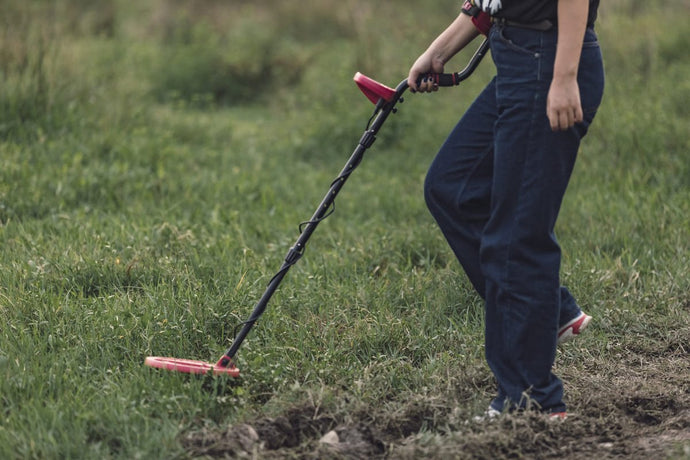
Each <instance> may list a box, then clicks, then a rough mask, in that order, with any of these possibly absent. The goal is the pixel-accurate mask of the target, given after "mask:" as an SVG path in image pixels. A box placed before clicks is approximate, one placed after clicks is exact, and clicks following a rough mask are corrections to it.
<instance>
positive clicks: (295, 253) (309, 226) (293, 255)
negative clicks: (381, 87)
mask: <svg viewBox="0 0 690 460" xmlns="http://www.w3.org/2000/svg"><path fill="white" fill-rule="evenodd" d="M487 49H488V40H484V42H483V43H482V44H481V45H480V46H479V48H478V49H477V51H476V52H475V53H474V55H473V56H472V58H471V59H470V62H469V63H468V64H467V66H466V67H465V68H464V69H463V70H462V71H460V72H457V73H453V74H440V75H439V74H436V75H437V77H438V80H437V81H438V82H439V85H440V86H454V85H457V84H458V83H460V82H461V81H462V80H464V79H466V78H467V77H469V76H470V74H471V73H472V72H473V71H474V70H475V69H476V68H477V66H478V65H479V62H480V61H481V59H482V58H483V57H484V55H485V54H486V51H487ZM407 88H408V84H407V80H406V79H405V80H403V81H401V82H400V83H399V84H398V86H397V87H396V89H395V95H394V96H393V98H392V99H391V100H390V101H384V100H383V99H379V101H378V103H377V104H376V110H375V112H374V118H373V120H372V121H371V123H370V124H369V126H368V127H367V129H366V130H365V131H364V134H362V137H361V138H360V140H359V143H358V144H357V147H356V148H355V150H354V152H353V153H352V155H351V156H350V159H349V160H348V161H347V163H346V164H345V167H344V168H343V170H342V171H341V172H340V174H339V175H338V176H337V177H336V179H335V180H334V181H333V182H332V183H331V187H330V189H329V190H328V193H326V195H325V196H324V198H323V200H322V201H321V203H320V204H319V206H318V207H317V208H316V211H315V212H314V215H313V216H312V218H311V219H310V220H309V221H307V222H305V224H304V225H305V226H304V228H303V229H302V231H301V232H300V235H299V238H298V239H297V241H295V243H294V245H293V246H292V247H291V248H290V250H289V251H288V253H287V255H286V256H285V260H284V262H283V265H282V266H281V267H280V270H279V271H278V272H277V273H276V274H275V276H274V277H273V278H272V279H271V281H270V282H269V283H268V286H267V287H266V290H265V291H264V293H263V295H262V296H261V298H260V299H259V301H258V302H257V304H256V306H255V307H254V310H253V311H252V314H251V316H250V317H249V318H248V319H247V320H246V321H244V323H243V326H242V329H240V331H239V333H238V334H237V335H236V336H235V339H234V340H233V343H232V345H231V346H230V348H229V349H228V350H227V351H226V352H225V354H224V355H223V356H222V357H221V358H220V360H219V361H218V363H217V365H218V366H222V367H227V366H228V365H230V364H231V363H232V358H234V356H235V355H236V354H237V351H238V350H239V348H240V346H241V345H242V342H243V341H244V339H245V338H246V337H247V334H249V331H250V330H251V329H252V327H253V326H254V323H256V321H257V320H258V319H259V317H260V316H261V315H262V314H263V313H264V311H265V310H266V306H267V305H268V302H269V300H270V299H271V297H272V296H273V294H274V293H275V291H276V290H277V289H278V286H279V285H280V283H281V281H282V280H283V278H284V277H285V275H286V274H287V272H288V271H289V270H290V267H292V266H293V265H294V264H295V263H297V261H298V260H299V259H300V258H301V257H302V255H303V254H304V250H305V247H306V244H307V241H309V238H310V237H311V235H312V234H313V233H314V230H316V227H317V226H318V225H319V223H320V222H321V221H322V220H324V219H325V218H326V217H328V215H329V214H330V212H332V206H333V203H334V201H335V198H336V196H337V195H338V193H339V192H340V190H341V189H342V187H343V185H345V182H346V181H347V179H348V178H349V177H350V174H352V171H354V170H355V168H356V167H357V166H358V165H359V164H360V163H361V161H362V159H363V157H364V153H365V152H366V151H367V149H369V148H370V147H371V146H372V145H373V143H374V141H375V140H376V134H377V133H378V132H379V130H380V129H381V127H382V126H383V124H384V122H385V121H386V119H387V118H388V116H389V115H390V114H391V113H393V112H394V111H395V106H396V105H397V104H398V102H403V101H402V95H403V93H404V92H405V91H406V90H407Z"/></svg>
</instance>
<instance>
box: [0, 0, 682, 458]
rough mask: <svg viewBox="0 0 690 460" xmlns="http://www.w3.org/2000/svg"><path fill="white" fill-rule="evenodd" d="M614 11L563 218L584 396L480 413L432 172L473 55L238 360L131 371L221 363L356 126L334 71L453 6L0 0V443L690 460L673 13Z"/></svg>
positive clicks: (373, 67) (312, 252) (364, 105)
mask: <svg viewBox="0 0 690 460" xmlns="http://www.w3.org/2000/svg"><path fill="white" fill-rule="evenodd" d="M389 3H391V4H389ZM392 3H395V5H392ZM602 3H603V4H602V6H601V12H600V20H599V23H598V31H599V33H600V39H601V42H602V48H603V51H604V54H605V62H606V70H607V88H606V94H605V99H604V103H603V105H602V107H601V110H600V113H599V114H598V116H597V119H596V120H595V123H594V125H593V127H592V129H591V131H590V134H589V135H588V137H587V138H586V141H585V143H584V145H583V147H582V150H581V154H580V158H579V159H578V164H577V167H576V171H575V175H574V177H573V181H572V184H571V187H570V189H569V191H568V193H567V196H566V201H565V204H564V208H563V210H562V213H561V218H560V221H559V225H558V235H559V239H560V241H561V244H562V246H563V250H564V261H563V267H562V277H563V281H564V283H565V284H566V285H568V287H569V288H570V289H571V291H572V292H573V293H574V294H575V295H576V297H577V298H578V299H579V301H580V303H581V304H582V306H583V308H584V309H585V310H586V311H587V312H589V313H590V314H592V315H593V316H594V322H593V323H592V324H593V325H592V326H591V327H590V329H589V330H588V331H587V334H586V335H585V336H583V337H581V338H578V340H577V341H574V342H572V343H569V344H567V345H565V346H563V347H561V349H560V350H559V353H558V356H557V362H556V372H557V373H558V374H559V375H560V376H562V377H563V379H564V381H565V385H566V397H567V402H568V404H569V409H570V412H571V413H572V416H571V417H570V418H569V419H568V420H567V421H566V422H565V423H562V424H555V425H554V424H546V423H545V422H544V421H543V420H541V419H540V418H538V417H535V416H531V415H529V414H527V415H518V416H510V417H506V419H505V420H503V421H501V422H497V423H494V424H490V425H475V424H467V423H466V421H467V420H469V419H471V418H472V416H473V415H476V414H477V413H480V412H481V411H482V410H483V409H484V408H485V407H486V405H487V403H488V401H489V399H490V398H491V397H492V395H493V391H494V382H493V379H492V376H491V373H490V371H489V369H488V368H487V366H486V364H485V362H484V359H483V320H482V316H483V312H482V304H481V301H480V299H479V298H478V297H477V296H476V295H475V294H474V293H473V291H472V289H471V286H470V285H469V282H468V281H467V280H466V278H465V276H464V275H463V273H462V271H461V269H460V267H459V265H458V263H457V262H456V261H455V259H454V258H453V256H452V254H451V252H450V250H449V249H448V248H447V246H446V243H445V242H444V240H443V238H442V236H441V234H440V231H438V230H437V228H436V227H435V224H434V223H433V222H432V219H431V217H430V215H429V214H428V212H427V210H426V208H425V205H424V202H423V197H422V182H423V178H424V174H425V171H426V168H427V166H428V164H429V163H430V161H431V159H432V158H433V155H434V154H435V152H436V150H437V148H438V147H439V146H440V143H441V142H442V141H443V139H444V136H445V134H446V133H447V132H448V131H449V129H450V128H451V127H452V126H453V124H454V123H455V121H456V120H457V118H458V117H459V114H460V113H462V110H463V109H464V108H465V107H466V106H467V105H468V104H469V102H471V100H472V99H473V97H474V96H475V95H476V94H477V93H478V91H480V89H481V88H482V87H483V85H484V84H486V82H487V81H488V80H489V79H490V78H491V76H492V75H493V71H494V70H493V66H492V64H491V62H490V60H489V59H487V60H486V62H484V63H483V64H482V65H481V67H480V68H479V69H478V70H477V72H476V74H475V75H474V76H473V77H472V78H471V79H470V80H468V81H466V82H465V83H463V85H462V86H461V87H459V88H455V89H448V90H443V91H442V92H440V93H438V94H436V95H433V96H417V95H408V97H407V98H406V99H407V100H406V102H405V103H404V104H403V105H401V107H400V112H399V113H398V114H396V115H394V116H392V118H391V119H390V120H389V121H388V123H387V124H386V126H385V127H384V129H383V130H382V132H381V134H380V136H379V140H378V141H377V143H376V144H375V145H374V147H373V148H372V149H371V150H370V152H369V153H368V155H367V157H366V158H365V160H364V161H363V163H362V165H361V167H360V168H359V169H358V170H357V171H356V172H355V173H354V174H353V176H352V178H351V179H350V181H349V182H348V184H347V185H346V187H345V188H344V189H343V192H342V193H341V195H340V196H339V198H338V201H337V207H336V212H335V213H334V214H333V215H332V216H331V217H330V218H329V219H328V220H327V221H325V222H324V223H323V224H322V225H320V226H319V228H318V230H317V231H316V233H315V235H314V237H313V239H312V240H311V242H310V244H309V246H308V248H307V250H306V253H305V257H304V258H303V259H302V260H301V261H300V262H299V264H297V265H296V266H295V267H294V268H293V269H292V271H291V272H290V273H289V274H288V276H287V277H286V278H285V280H284V282H283V283H282V285H281V287H280V289H279V290H278V292H277V293H276V295H275V296H274V298H273V300H272V301H271V303H270V305H269V308H268V310H267V312H266V313H265V315H264V316H263V317H262V318H261V320H260V321H259V322H258V323H257V326H256V327H255V328H254V329H253V330H252V332H251V334H250V335H249V337H248V339H247V340H246V341H245V343H244V344H243V346H242V348H241V349H240V352H239V354H238V356H237V365H238V367H239V368H240V370H241V372H242V377H241V378H240V379H231V378H226V377H221V378H212V377H203V378H201V377H195V376H188V375H183V374H176V373H169V372H164V371H159V370H154V369H150V368H147V367H145V366H143V361H144V358H145V357H146V356H148V355H162V356H177V357H185V358H193V359H202V360H208V361H215V360H217V359H218V358H219V357H220V356H221V354H222V353H223V352H224V351H225V349H226V348H227V347H228V346H229V345H230V343H231V342H232V338H233V333H234V330H235V327H236V326H237V325H238V324H240V323H241V322H242V321H243V320H244V319H245V318H246V317H247V316H248V315H249V313H250V311H251V309H252V308H253V307H254V304H255V303H256V301H257V300H258V298H259V297H260V295H261V293H262V292H263V290H264V288H265V286H266V284H267V283H268V282H269V280H270V279H271V277H272V276H273V274H274V273H275V272H276V271H277V270H278V268H279V267H280V265H281V263H282V261H283V257H284V256H285V253H286V252H287V250H288V249H289V248H290V246H291V244H292V243H293V242H294V240H295V239H296V238H297V236H298V231H299V230H298V224H299V223H300V222H301V221H304V220H307V219H308V218H309V217H310V216H311V215H312V213H313V210H314V208H315V207H316V206H317V205H318V203H319V202H320V200H321V198H322V197H323V195H324V194H325V192H326V191H327V190H328V187H329V185H330V183H331V180H332V179H333V178H335V176H336V175H337V174H338V172H339V171H340V169H341V167H342V166H343V165H344V163H345V161H346V160H347V158H348V157H349V155H350V153H351V152H352V149H353V148H354V147H355V145H356V142H357V141H358V139H359V136H360V135H361V133H362V131H363V129H364V127H365V124H366V121H367V119H368V117H369V115H370V114H371V110H372V106H371V104H369V102H368V101H367V100H366V99H365V98H364V96H362V95H361V93H360V92H359V90H358V89H357V88H356V86H355V85H354V83H353V82H352V80H351V78H352V75H354V73H355V72H356V71H362V72H363V73H365V74H367V75H370V76H371V77H373V78H375V79H377V80H379V81H382V82H385V83H387V84H389V85H391V86H395V85H396V84H397V83H398V82H399V81H400V79H401V78H403V77H404V76H405V75H406V72H407V69H408V66H409V65H410V64H411V63H412V62H413V60H414V59H415V58H416V57H417V55H418V54H419V53H420V52H421V51H422V50H423V49H424V48H425V47H426V46H427V44H428V43H429V41H430V40H431V39H432V38H433V37H434V36H435V34H436V33H437V32H438V31H439V30H441V29H442V28H443V27H445V25H446V24H447V23H448V22H449V21H450V20H451V19H452V18H453V17H454V16H455V15H456V14H457V13H458V8H459V2H457V1H455V0H453V1H450V0H444V1H440V2H435V3H434V6H433V8H430V7H425V8H424V10H425V11H423V12H422V11H419V9H418V8H417V7H416V6H417V4H418V2H416V3H415V2H412V1H408V0H406V1H398V2H364V1H360V0H349V1H344V2H343V1H335V0H323V1H319V2H307V3H306V4H305V3H304V2H302V3H299V4H296V3H294V2H280V1H277V0H265V1H263V2H239V1H220V0H216V1H213V0H203V1H202V0H184V1H183V0H151V1H149V2H141V4H140V3H137V2H125V1H122V0H103V1H100V2H89V1H86V0H69V1H68V0H64V1H57V0H56V1H52V2H44V1H38V0H31V1H22V0H5V1H4V2H3V6H2V10H3V13H2V15H0V247H1V248H2V250H1V252H0V318H1V319H2V320H1V321H0V458H3V459H25V458H147V459H150V458H188V457H208V458H213V457H244V458H251V457H260V458H285V457H288V458H290V457H293V458H324V457H343V458H365V457H376V456H380V457H390V458H449V457H456V458H518V457H525V458H573V459H580V458H590V457H592V456H593V455H596V456H598V457H599V458H674V459H675V458H690V345H689V344H690V276H688V273H690V160H689V152H690V136H689V133H690V130H689V128H688V126H690V79H688V75H690V58H689V57H688V53H687V49H688V47H689V46H690V25H689V24H688V22H687V17H688V13H690V6H689V5H688V4H687V2H686V1H684V0H670V1H667V2H663V5H662V4H660V3H658V4H657V3H650V2H643V1H638V0H618V1H616V2H602ZM429 10H431V11H429ZM468 56H469V54H467V53H463V54H462V55H461V56H458V57H457V59H456V60H455V61H453V62H451V64H455V65H456V66H457V68H460V67H461V66H462V65H463V64H464V62H465V61H466V60H467V57H468ZM329 431H335V432H336V433H337V434H338V435H339V440H340V442H339V443H337V444H325V443H320V442H319V439H320V438H321V437H322V436H323V435H324V434H325V433H327V432H329Z"/></svg>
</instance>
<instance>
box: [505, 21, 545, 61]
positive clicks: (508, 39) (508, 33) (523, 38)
mask: <svg viewBox="0 0 690 460" xmlns="http://www.w3.org/2000/svg"><path fill="white" fill-rule="evenodd" d="M495 28H496V37H497V40H498V41H499V43H500V44H502V45H503V46H505V47H506V48H508V49H510V50H512V51H516V52H518V53H522V54H525V55H528V56H532V57H535V58H536V57H539V52H540V50H541V46H540V41H539V40H535V39H534V38H533V37H534V35H535V34H536V33H535V32H534V31H530V30H526V29H520V28H517V27H500V26H499V27H495ZM537 33H538V32H537ZM530 38H531V39H530Z"/></svg>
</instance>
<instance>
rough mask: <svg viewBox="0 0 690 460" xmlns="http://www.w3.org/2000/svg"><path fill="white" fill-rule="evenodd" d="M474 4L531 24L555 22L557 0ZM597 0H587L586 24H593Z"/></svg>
mask: <svg viewBox="0 0 690 460" xmlns="http://www.w3.org/2000/svg"><path fill="white" fill-rule="evenodd" d="M474 4H475V5H476V6H478V7H479V8H481V9H482V10H484V11H486V12H487V13H490V14H491V15H492V16H495V17H497V18H504V19H507V20H509V21H515V22H521V23H523V24H533V23H537V22H541V21H543V20H545V19H549V20H551V21H553V22H554V24H555V23H556V22H557V19H558V14H557V10H558V0H474ZM598 8H599V0H589V18H588V19H587V25H588V26H589V27H592V26H594V21H595V20H596V18H597V9H598Z"/></svg>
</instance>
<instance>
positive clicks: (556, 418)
mask: <svg viewBox="0 0 690 460" xmlns="http://www.w3.org/2000/svg"><path fill="white" fill-rule="evenodd" d="M567 418H568V413H567V412H551V413H550V414H549V421H550V422H562V421H563V420H565V419H567Z"/></svg>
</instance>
